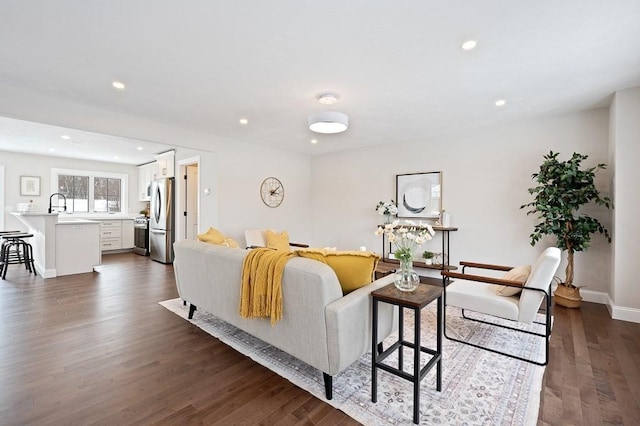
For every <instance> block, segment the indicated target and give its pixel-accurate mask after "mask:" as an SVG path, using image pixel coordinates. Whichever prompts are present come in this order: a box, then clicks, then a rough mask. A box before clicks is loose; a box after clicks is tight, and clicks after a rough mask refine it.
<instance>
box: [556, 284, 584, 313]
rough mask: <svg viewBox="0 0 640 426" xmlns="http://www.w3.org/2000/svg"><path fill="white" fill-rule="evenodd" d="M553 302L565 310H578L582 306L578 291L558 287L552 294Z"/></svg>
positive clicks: (561, 286) (562, 286)
mask: <svg viewBox="0 0 640 426" xmlns="http://www.w3.org/2000/svg"><path fill="white" fill-rule="evenodd" d="M553 295H554V300H555V301H556V304H557V305H560V306H564V307H565V308H579V307H580V305H581V304H582V297H581V296H580V289H577V288H571V287H567V286H564V285H559V286H558V287H557V288H556V291H554V292H553Z"/></svg>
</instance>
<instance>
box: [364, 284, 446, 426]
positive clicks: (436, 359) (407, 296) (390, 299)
mask: <svg viewBox="0 0 640 426" xmlns="http://www.w3.org/2000/svg"><path fill="white" fill-rule="evenodd" d="M442 295H443V289H442V287H436V286H433V285H428V284H420V285H419V286H418V288H417V289H416V290H415V291H412V292H403V291H400V290H398V289H397V288H396V287H395V286H394V285H393V284H389V285H387V286H385V287H382V288H380V289H378V290H375V291H372V292H371V297H372V298H373V306H372V314H373V315H372V321H371V336H372V338H371V342H372V343H371V356H372V360H371V401H372V402H376V401H377V399H378V389H377V386H378V378H377V369H378V368H380V369H382V370H385V371H387V372H388V373H391V374H395V375H396V376H398V377H401V378H403V379H405V380H409V381H410V382H412V383H413V422H414V423H415V424H418V423H420V381H421V380H422V379H423V378H424V376H426V375H427V373H428V372H429V371H430V370H431V369H432V368H433V366H434V365H435V366H436V389H437V390H438V391H441V390H442V320H443V315H442V309H443V306H442V304H443V302H442ZM434 300H437V301H438V308H437V309H438V311H437V314H436V318H437V321H436V322H437V325H436V348H435V350H434V349H429V348H426V347H424V346H421V344H420V326H421V315H420V313H421V312H422V308H424V307H425V306H427V305H428V304H430V303H431V302H433V301H434ZM379 302H384V303H389V304H392V305H396V306H398V340H397V341H396V342H395V343H393V344H392V345H391V346H389V348H388V349H387V350H383V349H384V348H382V346H381V345H382V344H380V345H378V344H377V342H376V340H377V339H376V337H377V336H378V303H379ZM404 309H412V310H413V312H414V338H413V342H408V341H406V340H404V315H403V313H404ZM405 346H406V347H409V348H412V349H413V374H410V373H408V372H406V371H404V366H403V361H404V359H403V353H402V352H403V349H404V347H405ZM396 350H397V351H398V368H395V367H392V366H390V365H387V364H384V363H383V361H384V360H385V359H386V358H387V357H388V356H389V355H391V354H392V353H393V352H394V351H396ZM423 352H424V353H426V354H428V355H431V359H430V360H429V361H428V362H427V363H426V365H425V366H424V367H423V368H422V369H421V368H420V355H421V354H422V353H423Z"/></svg>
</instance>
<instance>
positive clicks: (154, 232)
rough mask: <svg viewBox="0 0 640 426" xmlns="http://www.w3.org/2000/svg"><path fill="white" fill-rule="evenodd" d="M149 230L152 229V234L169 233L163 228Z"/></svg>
mask: <svg viewBox="0 0 640 426" xmlns="http://www.w3.org/2000/svg"><path fill="white" fill-rule="evenodd" d="M149 231H150V232H151V233H152V234H162V235H164V234H166V233H167V231H164V230H162V229H150V230H149Z"/></svg>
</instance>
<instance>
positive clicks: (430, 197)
mask: <svg viewBox="0 0 640 426" xmlns="http://www.w3.org/2000/svg"><path fill="white" fill-rule="evenodd" d="M396 200H397V201H398V217H399V218H407V219H411V218H417V219H437V218H438V217H439V216H440V212H441V211H442V172H426V173H410V174H406V175H396Z"/></svg>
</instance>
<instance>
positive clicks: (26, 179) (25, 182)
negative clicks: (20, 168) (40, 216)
mask: <svg viewBox="0 0 640 426" xmlns="http://www.w3.org/2000/svg"><path fill="white" fill-rule="evenodd" d="M20 195H40V176H20Z"/></svg>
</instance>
